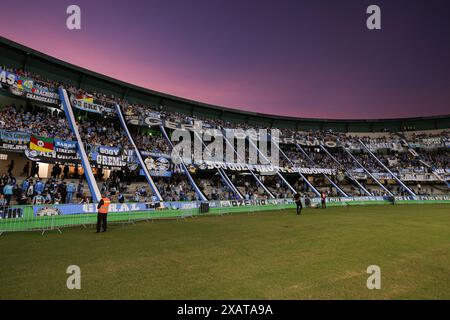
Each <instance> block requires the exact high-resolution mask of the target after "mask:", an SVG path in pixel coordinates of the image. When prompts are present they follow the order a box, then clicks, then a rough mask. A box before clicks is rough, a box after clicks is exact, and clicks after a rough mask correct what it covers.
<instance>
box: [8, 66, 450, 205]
mask: <svg viewBox="0 0 450 320" xmlns="http://www.w3.org/2000/svg"><path fill="white" fill-rule="evenodd" d="M7 70H9V71H12V72H15V73H17V74H19V75H22V76H26V77H32V78H33V79H35V80H38V81H39V82H40V83H41V85H44V86H47V87H48V88H49V89H50V90H56V89H57V88H58V86H59V85H60V83H57V82H55V81H52V80H49V79H46V78H44V77H41V76H38V75H34V74H33V75H32V74H30V73H27V72H23V71H21V70H12V69H7ZM65 88H66V89H68V91H69V92H70V93H72V94H74V95H76V96H91V97H93V98H95V101H96V103H100V104H104V105H105V106H106V105H108V104H109V105H113V104H115V103H120V104H121V106H122V108H123V110H124V113H125V114H126V115H127V116H138V117H145V116H147V115H153V116H159V117H162V118H165V119H166V120H168V121H172V122H179V123H184V124H193V122H194V121H196V120H200V121H202V122H203V123H204V124H206V125H207V126H210V127H218V128H234V129H236V128H240V129H250V128H254V129H258V127H256V126H254V125H249V124H248V123H245V122H238V121H236V122H230V121H224V120H221V119H210V118H206V117H204V116H200V115H196V116H195V117H194V116H187V115H185V114H182V113H177V112H167V111H165V110H164V107H162V106H144V105H137V104H127V102H126V101H124V100H122V99H118V98H116V97H114V96H107V95H105V94H102V93H99V92H86V91H85V90H82V89H79V88H76V87H74V86H72V85H67V84H65ZM77 122H78V127H79V132H80V135H81V137H82V139H83V140H84V141H85V142H88V143H89V144H92V145H104V146H111V147H119V148H121V149H128V148H130V143H129V141H128V138H127V136H126V135H125V133H124V132H123V130H122V129H121V127H120V125H119V123H118V121H117V120H115V119H112V118H111V117H107V116H104V117H101V118H99V119H97V120H86V118H85V117H78V119H77ZM0 129H3V130H7V131H15V132H17V131H19V132H26V133H31V134H36V135H39V136H45V137H55V138H59V139H64V140H73V139H74V136H73V134H72V132H71V130H70V127H69V125H68V122H67V120H66V118H65V117H64V114H63V112H62V111H60V110H58V109H56V108H51V109H50V108H45V107H40V108H37V107H33V108H31V109H30V108H24V107H21V106H15V105H9V106H6V107H3V108H1V109H0ZM280 131H281V136H282V137H292V138H295V139H306V140H315V139H316V140H317V139H319V140H322V141H328V140H331V141H339V142H340V143H342V144H343V145H344V146H346V147H349V146H350V145H359V140H361V141H362V142H363V143H365V144H369V145H370V144H390V143H401V141H402V140H403V139H404V137H403V136H401V135H400V134H398V133H391V132H385V133H384V134H383V135H378V136H357V135H352V134H344V133H337V132H331V131H308V132H302V131H293V130H290V129H281V130H280ZM448 134H449V131H444V132H440V133H417V134H415V133H408V134H407V135H406V136H407V137H406V138H407V139H408V141H409V142H412V143H417V142H423V141H428V140H429V141H430V143H429V145H432V144H433V143H434V141H435V140H436V139H437V138H442V137H444V138H446V139H448ZM133 137H134V140H135V142H136V144H137V146H138V148H139V149H141V150H145V151H148V152H153V153H165V154H170V146H169V144H168V143H167V141H165V139H164V138H163V137H162V136H161V135H158V134H151V135H150V134H142V133H137V132H133ZM224 149H225V144H224ZM281 149H282V150H283V151H284V152H285V154H286V155H287V157H288V158H289V160H288V159H286V158H285V157H284V156H282V155H280V158H279V159H280V164H281V165H282V166H286V167H290V166H291V165H294V166H298V167H319V168H332V169H335V170H337V171H339V172H345V171H348V170H355V169H360V167H359V165H358V164H357V163H356V162H355V161H354V160H353V159H352V157H350V156H349V155H348V154H347V153H346V152H345V151H344V150H343V149H342V148H329V151H330V153H331V154H332V155H333V157H334V158H335V159H333V158H332V157H331V156H330V155H329V154H327V153H326V152H324V151H323V150H321V149H320V148H317V147H308V148H305V151H306V153H307V154H308V156H306V155H305V154H303V153H302V152H300V150H298V149H297V148H296V147H295V145H286V144H282V145H281ZM382 149H383V150H381V151H377V152H376V155H377V157H378V159H380V160H381V161H382V163H383V164H384V165H385V166H386V167H388V168H389V169H390V170H392V171H394V172H400V171H405V170H410V171H413V172H428V173H429V172H430V169H432V168H444V169H446V168H449V154H448V150H447V149H445V148H444V149H442V148H440V149H431V150H428V149H424V150H420V151H421V152H420V157H418V156H414V155H412V154H411V153H408V152H397V151H392V150H389V148H382ZM351 152H352V154H353V155H354V157H355V158H356V159H357V160H358V161H359V162H360V163H361V164H362V165H363V166H364V167H365V168H367V169H368V170H369V171H372V172H385V171H386V170H385V168H384V167H383V166H381V165H380V164H379V163H378V161H376V159H374V157H373V156H372V155H371V154H370V153H368V152H366V151H365V150H364V149H363V148H360V150H356V151H354V150H353V151H351ZM336 160H337V161H336ZM60 178H61V176H60V175H55V176H54V175H53V174H52V178H51V179H48V180H47V181H46V182H45V183H44V182H43V181H39V179H37V180H35V178H34V177H32V178H27V179H25V180H24V183H25V182H26V183H25V185H26V188H25V189H24V186H22V185H21V186H18V185H17V183H16V182H15V178H14V177H13V176H12V175H11V174H10V173H9V174H5V175H4V176H2V177H1V182H2V185H1V186H0V187H1V188H0V193H1V194H2V199H3V200H2V201H8V200H5V199H9V201H10V199H11V197H12V195H11V197H10V192H11V190H10V189H11V186H12V190H13V193H14V192H16V196H17V195H18V194H19V195H20V196H19V197H18V198H17V199H19V200H20V199H21V201H22V202H23V201H25V198H26V202H27V203H30V202H31V203H32V202H34V201H35V200H36V199H37V200H36V201H38V202H39V201H42V198H43V199H45V203H47V202H48V201H50V202H52V203H66V202H68V203H71V202H72V201H74V199H78V198H80V199H81V200H80V201H86V200H85V198H87V197H86V196H83V194H82V193H78V192H77V188H78V186H79V185H76V186H75V191H73V190H74V188H73V186H72V184H73V183H72V182H67V181H66V180H67V176H64V177H62V178H63V179H62V180H60ZM266 179H268V180H267V182H268V183H267V184H268V185H270V186H271V187H270V191H271V193H272V194H274V195H275V196H276V197H277V198H285V197H287V196H289V194H290V190H288V189H287V188H286V187H285V185H284V184H283V183H282V182H281V181H279V179H278V180H276V181H269V180H270V179H269V178H266ZM155 180H156V182H157V184H158V187H159V189H160V192H161V194H162V196H163V198H164V199H166V200H174V201H178V200H195V199H196V198H197V196H196V194H195V192H194V190H193V189H192V187H191V185H190V183H189V182H188V180H187V179H186V177H185V176H184V175H183V174H180V173H175V174H173V175H172V177H171V178H170V179H169V178H156V179H155ZM100 181H101V186H102V190H103V189H105V190H108V191H109V192H110V193H112V194H115V193H117V194H120V193H122V192H124V191H125V190H126V185H127V183H126V182H125V181H124V179H123V178H122V179H121V178H118V177H117V176H115V177H110V178H108V179H106V180H103V179H102V178H101V177H100ZM232 181H233V182H235V183H236V185H239V186H240V190H241V191H242V193H243V195H244V197H245V198H248V199H254V198H258V197H262V198H264V197H267V196H268V195H267V193H266V192H265V191H264V190H263V188H261V187H260V186H258V185H256V183H255V181H254V179H253V178H251V176H241V175H233V176H232ZM41 184H43V186H44V187H43V189H42V190H41V187H38V188H37V191H36V185H39V186H40V185H41ZM199 184H200V185H201V187H202V189H203V190H207V191H206V193H207V196H208V197H209V198H211V199H232V198H233V197H235V196H236V195H234V194H233V192H231V190H228V187H226V186H223V185H221V184H220V182H219V183H217V181H204V182H200V183H199ZM296 187H299V186H296ZM300 187H301V188H305V186H300ZM30 188H31V190H32V191H29V189H30ZM352 188H353V186H352ZM144 189H145V188H144V187H139V188H137V190H136V191H135V193H134V196H135V198H136V199H138V198H139V199H142V198H146V197H148V196H149V195H150V194H151V193H150V192H147V191H145V190H144ZM18 190H19V191H18ZM68 190H69V191H68ZM38 192H39V193H38ZM305 192H306V190H305ZM328 192H329V193H330V194H335V193H336V190H329V191H328ZM357 192H360V190H357V191H355V193H357ZM376 192H378V191H377V190H374V192H373V193H374V194H375V193H376ZM380 192H382V191H380ZM401 192H402V190H399V191H398V193H399V194H400V193H401ZM22 193H23V194H24V196H23V197H22ZM73 194H75V197H73ZM77 195H79V196H80V197H78V196H77ZM35 197H37V198H35Z"/></svg>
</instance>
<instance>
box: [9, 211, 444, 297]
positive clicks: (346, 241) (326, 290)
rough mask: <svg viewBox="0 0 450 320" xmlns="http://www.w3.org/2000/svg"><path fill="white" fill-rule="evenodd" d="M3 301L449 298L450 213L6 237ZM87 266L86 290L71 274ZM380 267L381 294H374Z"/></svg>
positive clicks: (266, 218) (209, 222) (241, 218)
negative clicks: (372, 280) (372, 271)
mask: <svg viewBox="0 0 450 320" xmlns="http://www.w3.org/2000/svg"><path fill="white" fill-rule="evenodd" d="M0 261H1V263H0V299H31V298H33V299H420V298H425V299H435V298H437V299H450V206H449V205H445V204H442V205H395V206H387V205H386V206H385V205H382V206H380V205H379V206H352V207H333V208H328V209H326V210H321V209H306V210H304V215H302V216H296V215H295V213H294V210H283V211H270V212H260V213H248V214H247V213H242V214H233V215H225V216H209V217H196V218H188V219H185V220H179V221H177V220H164V221H155V222H139V223H136V224H133V225H129V224H127V225H123V224H122V225H121V224H112V225H110V229H109V231H108V232H106V233H101V234H95V233H94V229H93V228H88V229H84V228H82V227H74V228H67V229H64V230H63V233H62V234H59V233H58V232H56V231H52V232H49V233H46V234H45V235H44V236H41V234H40V233H39V232H20V233H7V234H3V235H2V236H0ZM69 265H78V266H79V267H80V268H81V290H69V289H67V287H66V280H67V277H68V276H69V275H68V274H66V269H67V267H68V266H69ZM369 265H378V266H379V267H380V268H381V289H380V290H369V289H367V287H366V281H367V278H368V277H369V276H370V275H369V274H367V272H366V270H367V267H368V266H369Z"/></svg>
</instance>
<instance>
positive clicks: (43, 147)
mask: <svg viewBox="0 0 450 320" xmlns="http://www.w3.org/2000/svg"><path fill="white" fill-rule="evenodd" d="M30 149H31V150H37V151H41V152H52V151H53V150H54V142H53V138H46V137H40V136H35V135H32V136H31V137H30Z"/></svg>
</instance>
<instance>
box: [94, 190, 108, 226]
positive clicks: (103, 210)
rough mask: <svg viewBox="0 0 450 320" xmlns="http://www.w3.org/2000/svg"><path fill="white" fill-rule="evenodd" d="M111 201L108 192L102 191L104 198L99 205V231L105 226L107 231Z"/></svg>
mask: <svg viewBox="0 0 450 320" xmlns="http://www.w3.org/2000/svg"><path fill="white" fill-rule="evenodd" d="M110 203H111V200H109V198H108V197H107V196H106V193H105V192H103V193H102V199H101V200H100V201H99V203H98V205H97V210H98V214H97V232H96V233H99V232H100V228H101V227H103V232H106V227H107V221H106V218H107V217H108V209H109V204H110Z"/></svg>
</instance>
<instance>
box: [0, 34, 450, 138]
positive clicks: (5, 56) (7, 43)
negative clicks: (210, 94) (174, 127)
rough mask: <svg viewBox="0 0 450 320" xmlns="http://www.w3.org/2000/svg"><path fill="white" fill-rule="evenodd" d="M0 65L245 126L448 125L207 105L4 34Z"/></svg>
mask: <svg viewBox="0 0 450 320" xmlns="http://www.w3.org/2000/svg"><path fill="white" fill-rule="evenodd" d="M0 65H5V66H7V67H13V68H20V69H23V70H26V71H30V72H32V73H36V74H39V75H42V76H44V77H47V78H49V79H53V80H54V81H61V82H65V83H70V84H72V85H76V86H78V87H80V88H83V89H85V90H87V91H92V90H95V91H97V92H102V93H105V94H108V95H114V96H115V97H120V98H126V99H127V100H128V101H129V102H130V103H136V104H144V105H145V104H146V105H154V106H159V105H162V106H163V108H164V110H166V111H175V112H181V113H185V114H187V115H191V116H196V115H200V116H204V117H210V118H212V119H214V118H216V119H217V118H219V119H222V120H225V121H230V122H233V121H236V122H246V123H248V124H249V125H259V126H266V127H272V126H273V127H277V128H291V129H296V130H329V129H331V130H334V131H341V132H378V131H383V130H385V129H389V130H390V131H402V130H404V129H405V128H410V129H411V128H414V129H415V130H432V129H446V128H450V114H448V115H443V116H433V117H420V118H400V119H370V120H366V119H364V120H345V119H312V118H295V117H288V116H278V115H268V114H263V113H257V112H249V111H241V110H236V109H231V108H227V107H222V106H217V105H211V104H207V103H202V102H198V101H193V100H189V99H185V98H181V97H176V96H173V95H169V94H166V93H162V92H158V91H154V90H150V89H146V88H142V87H139V86H136V85H133V84H130V83H126V82H123V81H120V80H117V79H113V78H111V77H108V76H105V75H102V74H99V73H96V72H93V71H90V70H87V69H84V68H81V67H78V66H75V65H73V64H70V63H67V62H64V61H61V60H59V59H56V58H53V57H51V56H49V55H46V54H44V53H42V52H38V51H36V50H33V49H31V48H28V47H25V46H23V45H21V44H18V43H16V42H14V41H11V40H8V39H6V38H4V37H0Z"/></svg>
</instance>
